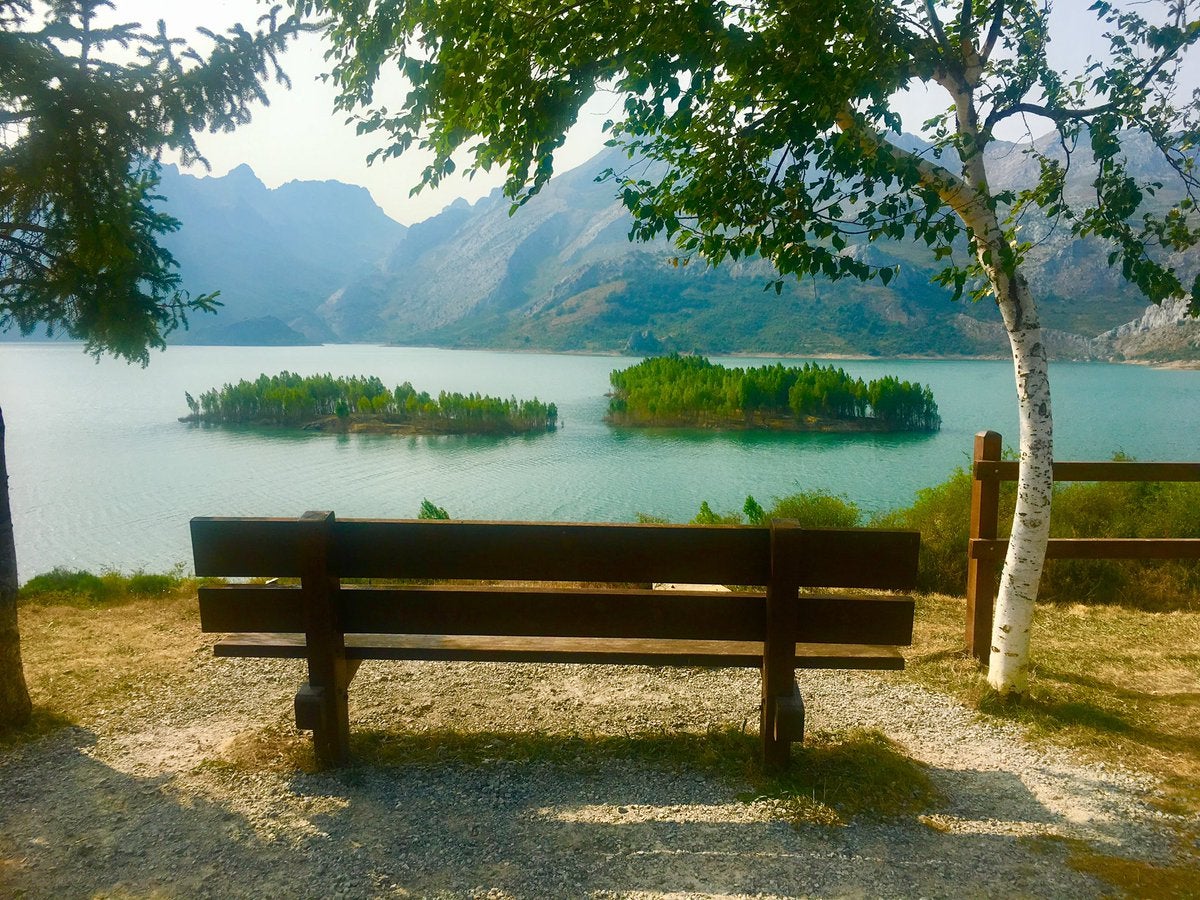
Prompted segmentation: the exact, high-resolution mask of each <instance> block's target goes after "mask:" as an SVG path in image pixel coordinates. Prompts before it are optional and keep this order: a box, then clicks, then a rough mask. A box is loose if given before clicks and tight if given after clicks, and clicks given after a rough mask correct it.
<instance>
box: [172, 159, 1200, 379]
mask: <svg viewBox="0 0 1200 900" xmlns="http://www.w3.org/2000/svg"><path fill="white" fill-rule="evenodd" d="M907 140H908V141H910V142H911V143H912V144H913V145H914V147H915V148H916V149H922V145H920V143H919V141H917V140H916V139H914V138H908V139H907ZM1047 149H1048V150H1050V151H1052V150H1053V146H1052V145H1047ZM1143 151H1144V152H1143ZM989 152H990V154H991V159H990V160H989V162H990V166H991V169H990V171H991V172H992V173H993V179H994V184H995V186H996V187H997V188H998V189H1001V190H1003V189H1004V188H1006V187H1009V186H1013V185H1017V184H1020V183H1021V182H1023V181H1024V180H1026V179H1028V178H1029V177H1030V175H1031V172H1034V171H1036V164H1035V163H1034V162H1033V161H1032V160H1031V159H1030V158H1029V157H1028V156H1027V155H1026V154H1024V153H1022V152H1021V151H1020V149H1019V148H1017V147H1016V146H1015V145H1006V144H1002V143H995V144H993V145H991V148H990V151H989ZM1131 158H1133V159H1136V160H1137V172H1136V174H1137V175H1139V176H1142V177H1158V176H1161V175H1165V174H1166V172H1165V169H1164V166H1165V163H1162V162H1161V161H1158V160H1159V157H1157V156H1156V155H1155V154H1154V153H1152V152H1151V148H1148V147H1147V148H1138V147H1134V148H1133V150H1132V152H1131ZM1089 164H1090V159H1088V158H1087V154H1086V152H1085V151H1080V152H1079V153H1078V154H1077V155H1076V157H1075V158H1074V159H1073V161H1072V168H1071V172H1072V180H1071V181H1070V182H1069V190H1070V191H1072V192H1078V191H1084V190H1087V189H1088V183H1089V180H1090V176H1089V175H1088V169H1089ZM623 165H628V162H627V160H625V157H624V155H623V154H622V153H621V152H620V151H617V150H614V149H609V150H605V151H603V152H602V153H601V154H599V155H598V156H597V157H595V158H593V159H592V160H590V161H589V162H587V163H585V164H583V165H582V166H579V167H578V168H576V169H574V170H572V171H568V172H565V173H563V174H560V175H558V176H556V177H555V178H554V179H552V180H551V181H550V182H549V184H547V185H546V187H545V188H544V189H543V190H542V192H541V193H540V194H539V195H537V196H536V197H534V198H533V199H532V200H530V201H529V202H528V203H527V204H526V205H525V206H523V207H522V208H521V209H519V210H518V211H517V212H516V213H515V214H512V210H511V203H510V201H509V200H507V199H506V198H504V197H503V196H501V194H500V193H499V192H498V191H497V192H493V193H492V194H491V195H489V196H488V197H485V198H484V199H482V200H480V201H478V202H477V203H475V204H473V205H472V204H468V203H467V202H466V201H462V200H459V201H456V202H455V203H453V204H451V205H450V206H449V207H448V208H446V209H445V210H444V211H443V212H441V213H440V214H438V215H436V216H433V217H432V218H430V219H428V220H426V221H424V222H421V223H419V224H416V225H413V226H411V227H405V226H403V225H400V224H398V223H397V222H395V221H393V220H392V219H390V218H388V217H387V216H386V215H385V214H384V212H383V211H382V210H381V209H380V208H379V207H378V206H377V205H376V204H375V203H374V202H373V200H372V199H371V197H370V195H369V193H368V192H367V191H366V190H365V189H363V188H360V187H355V186H351V185H346V184H341V183H338V182H335V181H324V182H300V181H294V182H290V183H288V184H284V185H282V186H280V187H278V188H275V189H268V188H267V187H265V186H264V185H263V183H262V182H261V181H259V179H258V178H257V177H256V176H255V175H254V173H253V172H252V171H251V170H250V168H249V167H248V166H245V165H243V166H239V167H238V168H236V169H234V170H232V171H231V172H230V173H229V174H227V175H225V176H223V177H219V178H196V177H193V176H190V175H186V174H181V173H180V172H179V171H178V170H176V169H174V167H171V166H167V167H165V168H164V172H163V179H162V184H161V186H160V193H161V194H162V195H163V196H164V197H165V198H166V200H165V204H164V207H165V209H166V211H167V212H169V213H170V214H172V215H173V216H175V217H176V218H177V219H179V220H180V221H181V223H182V227H181V229H180V230H179V231H178V232H176V233H174V234H171V235H169V236H168V238H167V240H166V241H165V242H164V243H165V244H166V246H167V248H168V249H169V250H170V251H171V252H172V254H173V255H174V256H175V257H176V259H177V260H178V261H179V264H180V269H181V274H182V277H183V282H184V286H185V287H186V288H187V289H188V290H190V291H192V292H193V293H199V292H207V291H212V290H218V289H219V290H220V291H221V301H222V302H223V304H224V306H223V308H222V310H221V311H220V314H219V315H217V316H215V317H209V316H197V317H193V319H192V324H191V328H190V330H189V331H187V332H184V333H181V334H179V335H178V342H188V343H222V344H230V343H243V344H273V343H278V344H287V343H305V342H308V343H312V342H328V341H373V342H386V343H400V344H433V345H438V346H447V347H491V348H510V349H537V350H587V351H596V352H610V351H628V352H634V353H650V352H662V351H671V350H678V351H699V352H703V353H728V352H750V353H753V352H759V353H794V354H811V355H816V354H864V355H884V356H893V355H907V354H913V355H951V356H954V355H998V354H1004V353H1006V346H1007V345H1006V340H1005V335H1004V331H1003V327H1002V325H1001V324H1000V321H999V316H998V314H997V313H996V311H995V309H994V307H993V306H992V305H991V304H990V303H979V304H972V303H970V302H969V301H959V302H952V301H951V299H950V296H949V294H948V293H947V292H946V291H945V290H943V289H942V288H939V287H938V286H936V285H934V284H932V283H931V281H930V277H931V275H933V274H934V273H935V272H936V271H937V270H938V269H939V268H940V264H938V263H936V262H935V261H934V260H933V259H932V256H931V255H930V254H929V253H928V251H927V250H926V248H925V247H924V246H923V245H917V244H915V243H911V242H885V241H877V242H875V243H872V244H865V243H862V244H858V245H852V246H851V248H850V249H849V251H848V252H852V253H856V254H860V255H861V256H862V257H864V258H866V259H869V260H870V261H871V262H873V263H875V264H877V265H884V266H886V265H891V264H899V265H900V274H899V276H898V277H897V278H895V279H894V280H893V281H892V282H891V284H890V285H888V286H887V287H884V286H883V285H881V284H878V283H875V284H861V283H858V282H853V283H851V282H849V281H844V282H837V283H830V282H827V281H823V280H814V279H811V278H806V279H803V280H801V281H792V282H788V283H786V284H785V287H784V290H783V292H782V293H781V294H780V295H778V296H777V295H776V293H775V291H774V290H770V291H766V290H764V287H765V286H766V285H767V283H768V281H769V280H770V278H771V270H770V268H769V266H767V265H766V264H765V263H763V262H762V261H761V260H751V261H741V262H738V263H735V264H732V265H722V266H720V267H718V268H715V269H710V268H706V267H705V266H704V265H703V264H699V263H693V264H691V265H681V266H676V265H672V264H671V259H672V257H674V256H675V255H676V251H675V250H674V249H673V247H671V246H670V245H669V244H668V243H667V242H665V241H657V242H651V243H645V244H640V243H630V241H629V240H628V237H627V236H628V233H629V230H630V226H631V222H630V219H629V216H628V214H627V213H626V211H625V209H624V207H623V206H622V205H621V203H620V201H619V200H618V199H617V198H616V196H615V189H614V187H613V185H612V183H605V182H597V181H596V175H597V174H598V173H599V172H601V171H602V170H604V169H606V168H608V167H610V166H611V167H614V168H619V167H621V166H623ZM1160 170H1162V171H1160ZM1024 234H1025V235H1026V237H1028V238H1029V239H1030V240H1032V241H1033V242H1034V248H1033V250H1032V251H1031V252H1030V256H1029V264H1028V273H1029V276H1030V281H1031V283H1032V284H1033V286H1034V289H1035V291H1036V292H1037V293H1038V296H1039V300H1040V303H1041V309H1042V311H1043V324H1044V325H1045V326H1046V327H1047V328H1048V329H1049V338H1048V344H1049V346H1050V347H1051V349H1052V352H1053V353H1054V354H1055V355H1057V356H1060V357H1071V358H1108V357H1114V356H1118V357H1119V356H1121V355H1122V354H1127V355H1131V356H1149V357H1155V356H1156V355H1157V356H1158V357H1164V356H1165V357H1188V356H1200V349H1197V347H1200V328H1196V326H1195V323H1185V324H1184V325H1177V324H1176V323H1177V321H1178V315H1177V313H1178V312H1179V309H1177V308H1175V307H1172V308H1171V310H1169V311H1166V312H1159V311H1156V312H1155V314H1154V315H1152V316H1150V318H1149V319H1147V318H1146V316H1145V315H1144V314H1145V312H1146V303H1145V301H1144V300H1143V299H1142V298H1141V297H1140V295H1138V294H1137V292H1136V291H1135V290H1134V289H1132V288H1131V287H1129V286H1128V285H1126V284H1125V283H1124V282H1123V281H1122V279H1121V278H1120V276H1119V273H1117V272H1115V271H1113V270H1111V269H1110V268H1109V267H1108V265H1107V261H1106V255H1107V249H1106V248H1105V247H1104V246H1102V245H1100V244H1099V243H1098V242H1095V241H1089V240H1078V239H1074V238H1072V237H1071V235H1070V234H1069V233H1066V232H1064V231H1063V230H1058V231H1052V230H1051V229H1050V228H1049V227H1048V226H1047V225H1046V223H1045V222H1044V221H1039V220H1037V219H1033V220H1031V221H1030V222H1029V223H1027V224H1026V226H1025V232H1024ZM1173 262H1175V263H1176V264H1177V265H1178V266H1180V267H1181V268H1182V269H1183V270H1185V271H1192V272H1194V270H1195V269H1196V268H1197V265H1196V262H1197V258H1196V254H1195V253H1194V252H1193V253H1191V254H1189V255H1188V256H1186V257H1181V258H1179V259H1177V260H1173ZM1139 323H1140V324H1139ZM1168 326H1169V327H1168ZM1163 327H1168V330H1169V331H1170V334H1171V336H1172V337H1171V340H1172V343H1171V344H1170V347H1169V348H1168V349H1164V348H1163V347H1162V346H1160V345H1159V342H1158V341H1157V339H1156V338H1154V337H1149V338H1148V337H1147V335H1148V334H1151V335H1153V334H1157V333H1158V332H1159V331H1160V330H1161V329H1162V328H1163ZM1123 329H1124V330H1123Z"/></svg>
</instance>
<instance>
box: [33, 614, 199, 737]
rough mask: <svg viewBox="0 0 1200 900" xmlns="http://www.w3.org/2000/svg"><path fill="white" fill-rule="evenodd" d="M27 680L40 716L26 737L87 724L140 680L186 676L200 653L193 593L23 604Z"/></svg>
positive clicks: (37, 715)
mask: <svg viewBox="0 0 1200 900" xmlns="http://www.w3.org/2000/svg"><path fill="white" fill-rule="evenodd" d="M19 617H20V627H21V634H22V641H21V654H22V658H23V661H24V664H25V678H26V681H27V682H28V684H29V692H30V695H31V697H32V699H33V702H34V704H35V707H36V710H37V713H36V715H35V721H34V723H33V726H32V729H27V730H26V732H25V733H26V735H27V736H35V735H36V734H40V733H45V731H46V730H53V728H54V727H56V726H61V725H62V724H64V723H75V724H84V723H86V722H87V721H89V720H90V719H91V718H93V717H94V716H96V715H97V714H100V713H101V712H102V711H103V710H105V709H106V708H107V707H110V706H114V705H118V704H120V703H121V701H122V699H123V698H124V697H126V696H127V695H128V693H129V690H130V688H131V687H132V686H133V685H135V684H136V683H138V682H145V681H149V680H158V681H167V680H183V679H185V678H186V674H187V669H188V665H187V662H188V659H189V658H190V657H192V656H193V655H195V654H196V652H197V651H198V650H199V647H200V645H199V643H198V642H197V639H196V636H198V634H199V628H198V622H197V617H198V613H197V606H196V596H195V594H194V592H192V593H181V594H176V595H172V596H168V597H161V598H152V599H132V600H124V601H121V602H117V603H106V604H103V605H97V604H80V603H74V602H64V603H52V602H38V603H24V604H22V605H21V608H20V611H19Z"/></svg>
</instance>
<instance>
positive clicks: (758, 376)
mask: <svg viewBox="0 0 1200 900" xmlns="http://www.w3.org/2000/svg"><path fill="white" fill-rule="evenodd" d="M610 381H611V382H612V388H613V389H612V393H611V394H610V395H609V397H610V400H609V405H608V415H607V417H606V421H608V422H609V423H610V424H612V425H628V426H665V427H685V428H721V429H747V428H761V429H771V430H779V431H845V432H853V431H871V432H891V431H921V432H933V431H937V430H938V429H939V428H940V427H941V424H942V420H941V416H939V415H938V407H937V403H935V402H934V399H933V392H932V391H931V390H930V389H929V387H928V386H924V387H923V386H921V385H920V384H917V383H915V382H910V381H901V380H900V379H898V378H896V377H894V376H891V375H888V376H885V377H883V378H877V379H874V380H872V381H870V382H864V381H863V380H862V379H861V378H852V377H851V376H850V375H847V374H846V372H845V371H844V370H843V369H840V368H834V367H833V366H822V365H817V364H814V363H805V364H804V365H803V366H785V365H782V364H776V365H773V366H759V367H757V368H750V369H738V368H726V367H725V366H722V365H718V364H716V363H712V362H710V361H709V360H707V359H705V358H703V357H700V356H678V355H674V356H661V357H653V358H650V359H646V360H643V361H642V362H640V363H638V364H637V365H635V366H631V367H629V368H628V369H618V370H616V371H614V372H613V373H612V375H611V376H610Z"/></svg>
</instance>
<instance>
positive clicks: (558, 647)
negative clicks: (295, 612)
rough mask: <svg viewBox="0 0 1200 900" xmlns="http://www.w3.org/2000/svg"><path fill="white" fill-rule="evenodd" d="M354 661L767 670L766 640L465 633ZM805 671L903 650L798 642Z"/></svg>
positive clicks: (296, 637)
mask: <svg viewBox="0 0 1200 900" xmlns="http://www.w3.org/2000/svg"><path fill="white" fill-rule="evenodd" d="M345 646H346V659H347V660H356V661H361V660H366V659H394V660H433V661H458V662H529V663H592V664H596V663H599V664H609V665H614V666H701V667H720V668H737V667H742V668H748V669H759V668H761V667H762V661H763V643H762V641H663V640H647V639H636V638H563V637H555V638H550V637H497V636H491V635H459V634H452V635H447V634H347V635H346V638H345ZM214 650H215V653H216V655H217V656H226V657H257V658H265V659H305V658H306V657H307V654H308V650H307V645H306V644H305V639H304V635H303V634H231V635H229V636H227V637H225V638H222V639H221V640H219V641H217V643H216V645H215V648H214ZM795 666H796V668H798V669H872V670H900V669H903V668H904V657H903V656H902V655H901V654H900V651H899V650H898V649H897V648H895V647H885V646H872V645H869V644H796V657H795Z"/></svg>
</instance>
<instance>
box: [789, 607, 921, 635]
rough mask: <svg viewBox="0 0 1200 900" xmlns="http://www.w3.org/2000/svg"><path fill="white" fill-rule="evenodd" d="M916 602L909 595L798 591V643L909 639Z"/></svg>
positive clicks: (911, 632)
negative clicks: (806, 592)
mask: <svg viewBox="0 0 1200 900" xmlns="http://www.w3.org/2000/svg"><path fill="white" fill-rule="evenodd" d="M915 612H916V603H915V602H914V601H913V599H912V598H911V597H900V596H882V597H881V596H855V595H833V596H829V595H809V594H805V595H801V597H800V600H799V602H798V604H797V611H796V640H797V641H800V642H801V643H827V644H885V645H891V646H895V645H902V646H907V645H909V644H911V643H912V634H913V616H914V614H915Z"/></svg>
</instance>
